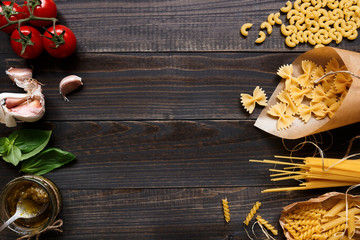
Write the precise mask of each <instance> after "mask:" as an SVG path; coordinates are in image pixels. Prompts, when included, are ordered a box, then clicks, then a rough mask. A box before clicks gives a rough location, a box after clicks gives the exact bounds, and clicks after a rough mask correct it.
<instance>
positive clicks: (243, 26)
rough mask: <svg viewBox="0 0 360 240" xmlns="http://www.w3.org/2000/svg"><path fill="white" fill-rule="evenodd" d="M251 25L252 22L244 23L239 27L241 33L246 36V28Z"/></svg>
mask: <svg viewBox="0 0 360 240" xmlns="http://www.w3.org/2000/svg"><path fill="white" fill-rule="evenodd" d="M252 25H253V24H252V23H244V24H243V25H242V26H241V28H240V33H241V35H243V36H244V37H247V35H248V34H249V32H248V30H249V29H250V28H251V27H252Z"/></svg>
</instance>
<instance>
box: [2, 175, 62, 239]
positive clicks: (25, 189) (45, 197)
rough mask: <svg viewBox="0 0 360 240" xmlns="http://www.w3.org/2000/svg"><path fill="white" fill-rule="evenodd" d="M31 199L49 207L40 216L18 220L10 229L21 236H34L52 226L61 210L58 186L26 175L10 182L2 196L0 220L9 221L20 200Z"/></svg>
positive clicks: (39, 177)
mask: <svg viewBox="0 0 360 240" xmlns="http://www.w3.org/2000/svg"><path fill="white" fill-rule="evenodd" d="M21 198H22V199H24V198H30V199H32V200H33V201H35V202H36V203H37V204H46V205H47V207H46V209H45V211H44V212H43V213H41V214H40V215H39V216H37V217H34V218H29V219H21V218H20V219H18V220H16V221H15V222H14V223H12V224H10V225H9V227H8V228H10V229H11V230H12V231H14V232H16V233H18V234H21V235H32V234H37V233H39V232H41V231H42V230H44V229H46V228H47V227H49V226H51V225H52V224H53V223H54V221H55V220H56V217H57V215H58V214H59V212H60V208H61V195H60V192H59V189H58V188H57V187H56V185H55V184H54V183H53V182H52V181H50V180H49V179H47V178H44V177H41V176H33V175H24V176H21V177H18V178H15V179H13V180H12V181H10V182H9V183H8V184H7V185H6V186H5V187H4V189H3V191H2V192H1V194H0V219H1V221H2V223H4V222H5V221H7V220H8V219H9V218H10V217H11V216H12V215H14V213H15V211H16V205H17V203H18V202H19V200H20V199H21Z"/></svg>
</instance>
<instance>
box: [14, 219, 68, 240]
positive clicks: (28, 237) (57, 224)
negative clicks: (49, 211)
mask: <svg viewBox="0 0 360 240" xmlns="http://www.w3.org/2000/svg"><path fill="white" fill-rule="evenodd" d="M63 224H64V221H63V220H62V219H58V220H56V221H55V222H54V223H53V224H52V225H49V226H48V227H47V228H45V229H43V230H42V231H40V232H38V233H34V234H28V235H24V236H22V237H19V238H17V239H16V240H24V239H26V240H31V238H33V237H35V239H36V240H39V238H40V235H41V234H42V233H44V232H48V231H57V232H62V231H63V230H62V229H61V227H62V225H63Z"/></svg>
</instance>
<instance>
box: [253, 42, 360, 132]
mask: <svg viewBox="0 0 360 240" xmlns="http://www.w3.org/2000/svg"><path fill="white" fill-rule="evenodd" d="M333 57H334V58H336V60H337V61H338V62H339V64H340V66H342V65H345V66H346V68H347V70H348V71H350V72H352V73H353V74H355V75H357V76H359V75H360V53H357V52H352V51H347V50H342V49H339V48H333V47H321V48H315V49H313V50H310V51H308V52H306V53H303V54H301V55H300V56H299V57H298V58H296V59H295V61H294V62H293V63H292V64H293V67H294V74H293V75H294V76H295V77H298V76H300V75H301V74H302V67H301V62H302V61H303V60H310V61H313V62H314V63H316V64H318V65H322V66H325V64H326V63H327V62H328V61H329V60H330V59H331V58H333ZM351 77H352V80H353V82H352V84H351V87H350V89H349V91H348V93H347V95H346V97H345V99H344V101H343V102H342V104H341V106H340V108H339V109H338V110H337V112H336V113H335V115H334V116H333V118H332V119H330V118H328V117H326V118H324V119H322V120H316V119H315V118H314V117H312V118H311V119H310V120H309V121H308V122H307V123H303V122H302V121H301V120H300V119H299V118H297V119H296V120H295V121H294V123H293V124H292V126H291V127H289V128H288V129H286V130H277V128H276V123H277V119H275V118H273V117H271V116H270V115H268V114H267V111H268V110H269V108H270V107H271V106H272V105H274V104H276V102H277V99H276V96H277V95H278V94H279V92H280V91H282V90H283V89H284V80H282V81H281V82H280V83H279V84H278V86H277V88H276V89H275V91H274V93H273V95H272V96H271V98H270V99H269V102H268V105H267V107H265V108H264V109H263V111H262V112H261V113H260V115H259V117H258V118H257V120H256V122H255V126H256V127H258V128H260V129H262V130H263V131H265V132H268V133H270V134H273V135H275V136H277V137H281V138H285V139H297V138H301V137H305V136H309V135H312V134H315V133H320V132H324V131H327V130H331V129H334V128H338V127H342V126H345V125H349V124H352V123H356V122H359V121H360V79H359V78H356V77H354V76H351Z"/></svg>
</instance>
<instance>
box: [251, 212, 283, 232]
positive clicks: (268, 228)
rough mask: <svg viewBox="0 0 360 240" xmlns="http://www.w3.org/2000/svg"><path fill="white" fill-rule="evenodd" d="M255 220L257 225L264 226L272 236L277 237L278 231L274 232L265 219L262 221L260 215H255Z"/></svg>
mask: <svg viewBox="0 0 360 240" xmlns="http://www.w3.org/2000/svg"><path fill="white" fill-rule="evenodd" d="M256 220H257V221H258V223H260V224H261V225H264V226H265V227H266V229H267V230H269V231H270V232H271V233H272V234H274V235H278V230H276V229H275V227H274V226H273V225H271V224H270V223H269V222H268V221H266V220H265V219H263V218H262V217H261V216H260V215H257V216H256Z"/></svg>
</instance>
